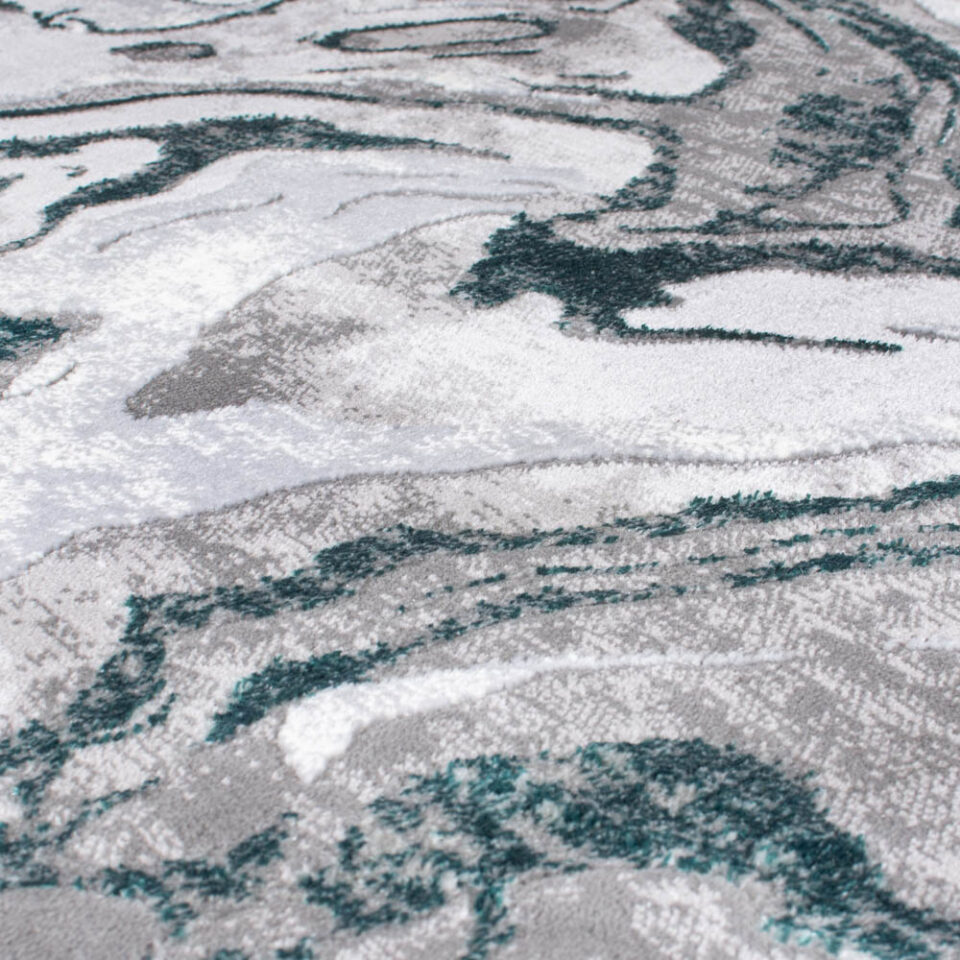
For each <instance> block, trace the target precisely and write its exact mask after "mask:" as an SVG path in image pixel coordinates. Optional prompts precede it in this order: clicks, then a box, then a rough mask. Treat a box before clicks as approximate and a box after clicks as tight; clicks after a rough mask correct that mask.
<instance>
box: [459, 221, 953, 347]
mask: <svg viewBox="0 0 960 960" xmlns="http://www.w3.org/2000/svg"><path fill="white" fill-rule="evenodd" d="M486 250H487V256H486V257H485V258H484V259H482V260H480V261H478V262H477V263H475V264H474V265H473V266H472V267H471V268H470V274H471V276H470V277H469V278H468V279H465V280H463V281H461V282H460V283H459V284H457V285H456V286H455V287H454V288H453V290H452V291H451V292H452V293H453V294H454V295H460V296H464V297H467V298H469V299H470V300H472V301H473V303H474V304H475V305H476V306H478V307H495V306H500V305H501V304H504V303H506V302H507V301H509V300H512V299H513V298H514V297H516V296H519V295H520V294H522V293H528V292H535V293H543V294H547V295H548V296H552V297H555V298H556V299H558V300H559V301H560V302H561V303H562V304H563V315H564V317H567V318H576V317H581V318H583V319H586V320H588V321H590V323H592V324H593V325H594V326H595V327H596V328H597V329H598V330H607V331H610V332H612V333H614V334H615V335H616V336H618V337H621V338H624V339H676V338H678V337H679V338H682V339H691V340H702V339H724V340H743V341H760V342H767V343H776V344H780V345H783V346H789V345H796V346H819V347H840V348H844V347H845V348H850V349H854V350H867V351H877V352H881V353H889V352H896V351H898V350H899V349H901V348H900V347H899V345H896V344H888V343H881V342H879V341H864V340H860V341H851V340H844V339H842V338H832V339H829V340H820V341H818V340H812V339H810V338H804V337H794V336H787V335H784V334H776V333H766V332H761V331H751V330H745V331H744V330H725V329H720V328H714V327H699V328H667V329H661V330H655V329H650V328H648V327H645V326H642V327H632V326H630V325H629V324H628V323H627V322H626V320H625V319H624V318H623V313H624V312H625V311H628V310H635V309H639V308H641V307H656V306H664V305H666V304H669V303H670V302H671V301H672V299H673V298H672V297H671V295H670V294H669V293H668V292H667V289H666V288H667V287H668V286H671V285H677V284H682V283H688V282H690V281H691V280H695V279H699V278H701V277H706V276H715V275H718V274H723V273H731V272H735V271H739V270H744V269H747V268H758V267H769V266H783V267H802V268H804V269H809V270H815V271H819V272H825V273H840V274H843V273H848V272H849V271H851V270H869V271H871V272H875V273H882V274H892V273H915V272H921V271H923V272H928V273H933V274H938V275H942V276H950V277H960V261H954V260H952V259H948V258H942V257H928V256H924V255H921V254H916V253H913V252H911V251H909V250H907V249H906V248H904V247H899V246H893V245H888V244H883V243H878V244H873V245H870V246H864V245H856V244H842V243H841V244H831V243H825V242H823V241H820V240H807V241H802V242H795V243H776V242H766V241H758V242H754V243H743V244H737V245H734V246H726V245H721V244H719V243H716V242H689V243H680V242H678V241H670V242H667V243H663V244H658V245H656V246H652V247H647V248H644V249H640V250H621V249H617V250H611V249H605V248H600V247H584V246H581V245H579V244H577V243H575V242H574V241H573V240H568V239H566V238H564V237H559V236H557V235H556V233H555V232H554V230H553V228H552V227H551V226H550V224H549V223H545V222H538V221H534V220H529V219H528V218H527V217H526V215H525V214H522V213H521V214H518V215H517V216H516V217H514V221H513V223H512V224H511V225H510V226H509V227H503V228H501V229H500V230H497V231H496V232H495V233H494V234H493V235H492V236H491V237H490V239H489V240H488V241H487V244H486Z"/></svg>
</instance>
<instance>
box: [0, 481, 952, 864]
mask: <svg viewBox="0 0 960 960" xmlns="http://www.w3.org/2000/svg"><path fill="white" fill-rule="evenodd" d="M958 495H960V477H957V476H953V477H949V478H947V479H945V480H931V481H926V482H924V483H917V484H911V485H910V486H908V487H904V488H900V489H894V490H893V491H892V492H891V493H890V494H889V495H887V496H885V497H806V498H803V499H798V500H782V499H779V498H777V497H775V496H774V495H773V494H772V493H765V494H759V493H758V494H752V495H749V496H743V495H739V494H738V495H737V496H734V497H721V498H718V499H713V498H697V499H695V500H693V501H692V502H691V503H690V504H689V506H687V507H686V508H685V509H683V510H681V511H680V512H678V513H676V514H670V515H660V516H656V515H655V516H648V517H633V518H622V519H617V520H614V521H612V522H611V523H609V524H604V525H601V526H599V527H594V528H589V527H578V528H575V529H572V530H565V529H563V528H558V529H555V530H551V531H541V530H534V531H531V532H529V533H527V534H500V533H496V532H492V531H485V530H464V531H460V532H459V533H455V534H451V533H444V532H441V531H436V530H422V529H417V528H414V527H409V526H403V525H400V526H395V527H391V528H388V529H386V530H383V531H381V532H380V533H378V534H376V535H374V536H367V537H361V538H359V539H357V540H352V541H347V542H345V543H341V544H337V545H335V546H332V547H329V548H327V549H325V550H323V551H321V552H320V553H318V554H317V555H316V557H315V558H314V560H313V562H312V564H311V565H310V566H308V567H305V568H301V569H298V570H294V571H293V572H292V573H290V574H289V575H287V576H284V577H279V578H274V577H264V578H262V579H261V580H260V582H259V583H256V584H252V585H246V586H244V585H234V586H230V587H216V588H214V589H212V590H209V591H206V592H201V593H194V594H189V593H168V594H157V595H156V596H152V597H131V598H130V599H129V600H128V602H127V607H128V619H127V624H126V627H125V629H124V631H123V633H122V635H121V637H120V641H119V645H120V649H119V650H118V651H117V652H116V653H114V654H113V655H112V656H111V657H109V658H108V659H107V660H106V661H105V662H104V663H103V664H102V665H101V666H100V668H99V669H98V671H97V673H96V675H95V677H94V680H93V682H92V683H91V684H90V685H89V686H88V687H85V688H83V689H81V690H80V691H78V693H77V694H76V696H75V697H74V699H73V701H72V702H71V703H70V704H68V706H67V708H66V710H65V711H64V714H63V715H62V716H61V717H59V718H57V719H54V720H48V721H46V722H43V721H41V720H39V719H33V720H31V721H29V722H28V723H27V724H26V725H25V726H24V727H22V728H21V729H20V730H19V731H18V732H17V733H16V734H15V735H14V736H12V737H8V738H6V739H4V740H2V741H0V775H2V774H5V773H9V772H11V771H15V770H16V771H20V772H21V773H20V777H21V779H20V780H19V781H18V782H17V783H16V795H17V797H18V799H19V800H20V802H21V804H22V805H23V807H24V809H25V812H26V813H27V816H28V817H31V818H34V817H36V816H37V815H38V813H39V810H40V808H41V805H42V804H43V802H44V797H45V794H46V790H47V788H48V787H49V785H50V784H51V783H52V782H53V781H54V780H55V779H56V778H57V777H58V776H59V775H60V772H61V770H62V769H63V766H64V764H65V763H66V762H67V760H69V759H70V757H71V756H72V755H73V754H74V753H75V752H77V751H79V750H83V749H86V748H87V747H90V746H94V745H96V744H101V743H107V742H110V741H112V740H122V739H124V738H126V737H128V736H131V735H141V734H143V733H146V732H148V731H149V730H150V729H153V728H154V727H158V726H160V725H162V724H163V723H164V722H165V721H166V719H167V716H168V715H169V712H170V710H171V709H173V708H174V706H175V700H174V694H168V695H167V696H166V698H165V699H164V701H163V703H161V704H158V703H157V702H156V701H157V698H158V697H159V695H160V694H161V693H162V692H163V691H164V688H165V684H166V680H165V678H164V676H163V667H164V661H165V657H166V644H167V642H168V640H170V639H171V638H173V637H174V636H176V635H178V634H179V633H181V632H182V631H185V630H194V629H199V628H201V627H203V626H205V625H206V624H208V623H209V622H210V621H211V619H212V618H213V617H215V616H218V617H219V616H224V615H226V616H235V617H238V618H253V619H261V618H265V617H271V616H275V615H276V614H278V613H281V612H283V611H286V610H311V609H314V608H316V607H319V606H323V605H325V604H328V603H336V602H337V601H339V600H341V599H343V598H346V597H350V596H352V595H353V594H354V592H355V589H356V588H357V586H358V585H359V584H361V583H362V582H365V581H369V580H371V579H375V578H378V577H381V576H384V575H385V574H387V573H390V572H391V571H393V570H396V569H397V568H398V567H399V566H401V565H402V564H404V563H406V562H409V561H411V560H414V559H416V558H419V557H427V556H430V555H435V554H448V555H451V556H462V557H469V556H476V555H479V554H481V553H484V554H490V555H494V556H495V555H497V554H499V553H512V552H515V551H518V550H521V551H524V550H532V549H540V548H545V549H548V550H550V551H551V552H556V551H558V550H562V549H564V548H566V547H571V548H574V549H576V548H578V547H581V546H584V545H595V544H604V543H609V542H611V538H612V539H613V540H620V541H622V540H623V539H624V538H625V537H627V536H638V537H644V538H649V539H653V540H656V539H658V538H661V537H675V536H683V535H685V534H687V533H689V532H691V531H696V530H699V529H703V528H707V527H711V526H715V527H723V526H725V525H727V524H729V523H743V524H764V523H770V522H775V521H784V520H793V519H799V518H802V517H817V516H826V515H833V516H837V515H842V514H843V513H846V512H849V511H851V510H870V511H873V512H876V513H879V514H886V513H889V512H891V511H894V510H911V509H916V508H917V507H919V506H921V505H923V504H925V503H935V502H940V501H948V500H953V499H955V498H956V497H957V496H958ZM835 529H839V528H825V530H824V532H823V534H822V535H823V536H830V535H832V534H833V533H834V531H835ZM875 530H876V526H875V525H871V526H868V527H862V528H850V532H849V533H847V531H844V533H847V536H849V537H852V536H858V535H862V534H868V533H873V532H875ZM861 531H862V534H861ZM796 542H798V543H799V542H801V541H799V540H798V541H796ZM766 543H769V541H766ZM761 549H763V548H762V547H761V546H751V547H746V548H744V553H745V554H747V555H753V554H758V553H759V552H760V551H761ZM957 550H958V548H957V547H955V546H953V545H949V544H946V545H942V546H934V547H916V546H911V545H910V544H908V543H905V542H903V541H902V540H896V541H891V542H888V543H882V542H873V543H866V542H864V543H862V544H860V546H859V549H857V550H855V551H853V552H844V551H828V552H826V553H823V554H821V555H819V556H817V557H814V558H810V559H806V560H804V561H802V562H800V563H797V564H793V565H787V564H782V563H779V562H773V563H770V564H766V565H763V566H758V567H756V568H753V569H751V570H748V571H746V572H741V571H729V570H728V571H722V567H721V573H720V581H719V582H720V583H726V584H728V585H729V586H730V587H731V588H740V587H748V586H756V585H759V584H762V583H764V582H769V581H786V580H793V579H796V578H798V577H801V576H807V575H813V574H818V573H832V572H837V571H841V570H849V569H853V568H855V567H860V566H874V565H876V564H879V563H887V562H894V563H900V562H905V563H910V564H911V565H915V566H922V565H927V564H929V563H932V562H936V561H939V560H943V559H947V558H951V557H954V556H956V555H957ZM723 562H724V561H722V560H717V561H716V562H715V563H710V564H709V566H711V567H716V566H717V564H721V565H722V563H723ZM658 563H659V561H657V560H653V561H649V562H645V563H641V564H616V565H611V566H610V567H607V568H604V569H602V570H597V571H596V572H598V573H603V574H615V575H623V574H628V573H633V572H637V571H639V570H641V569H651V570H652V569H655V568H656V567H657V565H658ZM582 566H583V565H582V564H564V563H562V562H559V563H554V564H552V565H551V567H552V568H553V569H552V570H551V568H550V567H548V568H546V569H547V570H548V571H550V572H546V573H543V574H541V573H540V571H539V570H537V571H536V573H537V575H538V576H548V577H555V576H557V575H559V573H560V570H558V569H557V568H565V569H564V570H563V575H564V576H576V575H577V574H578V573H580V572H588V571H584V570H577V569H576V568H578V567H582ZM697 566H700V564H698V565H697ZM691 573H692V571H691ZM485 579H486V580H487V581H489V582H484V583H481V584H476V583H475V582H474V581H468V582H467V584H465V586H466V587H467V588H468V589H477V588H478V587H479V586H491V587H495V586H498V585H499V584H502V583H503V582H504V581H505V579H506V578H505V576H504V577H501V576H500V575H499V574H497V575H494V576H492V577H489V578H485ZM459 589H462V588H459ZM665 589H669V591H670V592H671V593H673V594H675V595H676V594H677V592H678V590H680V591H685V590H689V589H697V585H696V582H691V583H686V584H675V585H671V586H670V587H669V588H665V587H664V585H663V584H661V583H658V582H647V583H646V584H641V585H638V586H636V587H634V588H633V589H624V590H620V589H614V588H608V589H593V590H572V589H567V588H565V587H554V586H552V585H550V584H542V585H540V586H539V588H537V587H536V586H534V587H533V588H531V589H525V590H522V591H521V592H519V593H515V594H513V595H512V596H507V597H505V598H503V599H501V600H499V601H498V602H491V601H490V600H487V599H485V598H483V597H479V598H478V599H477V600H476V602H475V605H474V610H475V612H474V614H473V615H472V617H471V618H466V619H464V620H462V621H461V620H458V619H456V618H452V617H447V618H445V619H443V620H440V621H439V622H436V623H433V624H431V625H429V626H428V627H427V628H426V630H425V631H424V632H422V633H419V634H417V635H415V636H412V637H410V638H409V639H407V640H405V641H403V642H401V643H399V644H398V645H396V646H393V647H390V646H387V645H384V644H380V645H376V646H372V647H370V648H367V649H366V650H361V651H356V652H352V653H345V652H343V651H331V652H329V653H325V654H323V655H322V656H314V657H311V658H309V659H307V660H303V661H287V660H282V659H274V660H273V661H272V662H271V663H269V664H268V665H267V666H266V667H264V668H262V669H261V670H259V671H256V672H255V673H253V674H251V675H250V676H249V677H247V678H244V679H241V680H240V681H239V682H238V683H237V685H236V688H235V689H234V691H233V694H232V696H231V697H230V699H229V701H228V703H227V704H226V705H225V706H224V708H222V709H221V710H220V711H218V712H217V713H215V714H214V717H213V723H212V726H211V729H210V732H209V734H208V740H209V741H210V742H211V743H219V742H223V741H224V740H227V739H229V738H230V737H232V736H234V735H235V734H236V733H237V732H238V731H239V730H240V729H242V728H243V727H244V726H247V725H249V724H251V723H254V722H256V721H257V720H259V719H260V718H261V717H263V716H265V715H266V713H267V712H268V711H270V710H272V709H274V708H275V707H277V706H280V705H282V704H284V703H287V702H289V701H291V700H294V699H297V698H300V697H304V696H308V695H309V694H311V693H314V692H316V691H318V690H323V689H330V688H332V687H335V686H339V685H342V684H344V683H358V682H363V681H365V680H369V679H371V678H372V677H373V676H374V675H375V673H376V671H378V670H380V669H382V668H384V667H389V666H390V665H391V664H393V663H396V662H397V661H398V660H399V659H400V658H403V657H406V656H410V655H413V654H415V653H416V652H417V651H418V650H420V649H424V648H427V647H430V646H433V645H435V644H442V643H449V642H452V641H455V640H457V639H459V638H460V637H462V636H464V635H466V634H468V633H471V632H474V631H477V630H482V629H486V628H487V627H489V626H493V625H495V624H497V623H501V622H504V621H510V620H517V619H520V618H522V617H524V616H528V615H549V614H551V613H556V612H561V611H563V610H569V609H572V608H575V607H581V606H597V605H609V604H618V603H642V602H645V601H647V600H649V599H652V598H654V597H657V596H663V595H664V591H665ZM151 704H153V705H154V707H153V709H151V710H149V712H148V710H147V708H148V707H149V706H150V705H151ZM138 716H139V719H138ZM11 882H19V881H17V880H12V881H11Z"/></svg>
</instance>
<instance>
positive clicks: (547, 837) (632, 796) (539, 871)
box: [300, 740, 960, 960]
mask: <svg viewBox="0 0 960 960" xmlns="http://www.w3.org/2000/svg"><path fill="white" fill-rule="evenodd" d="M370 810H371V812H372V813H373V815H374V818H375V822H374V824H373V825H372V826H368V827H366V828H365V829H364V828H361V827H360V826H356V825H355V826H352V827H350V828H349V829H348V830H347V831H346V833H345V834H344V836H343V839H342V840H341V842H340V855H339V858H338V862H337V863H336V864H331V865H329V866H326V867H322V868H320V869H318V870H317V871H316V872H314V873H312V874H310V875H308V876H305V877H302V878H301V880H300V885H301V887H302V889H303V891H304V893H305V895H306V899H307V902H308V903H312V904H316V905H317V906H321V907H324V908H325V909H327V910H329V911H330V912H331V913H332V914H333V916H334V917H335V918H336V920H337V924H338V928H339V929H341V930H345V931H353V932H354V933H357V934H361V935H362V934H363V933H366V932H367V931H369V930H374V929H377V928H379V927H384V926H389V925H394V924H404V923H407V922H409V921H410V920H413V919H416V918H419V917H423V916H426V915H428V914H430V913H432V912H434V911H436V910H438V909H440V908H442V907H444V906H446V905H447V904H449V903H450V902H451V901H452V900H460V899H467V900H468V901H469V902H470V904H471V905H472V909H473V916H474V925H473V931H472V933H471V935H470V937H469V940H468V942H467V943H465V944H464V946H463V948H462V953H460V957H461V958H462V960H484V958H486V957H488V956H491V955H493V954H495V953H496V951H497V948H498V947H500V946H502V945H504V944H506V943H509V942H510V940H511V939H512V938H513V936H514V933H515V927H514V925H513V924H512V923H511V908H512V905H513V903H514V902H515V901H516V900H517V899H519V898H522V897H523V895H524V883H525V881H526V882H529V881H532V880H534V879H535V878H537V877H543V876H545V875H549V874H554V873H559V872H569V871H577V870H583V869H587V868H590V867H592V866H595V865H597V864H599V863H602V862H604V861H609V860H613V861H616V862H619V863H622V864H624V865H625V866H630V867H633V868H634V869H637V870H649V869H651V868H658V867H659V868H662V867H670V868H673V869H680V870H683V871H687V872H692V873H698V874H715V875H717V876H723V877H724V878H725V879H727V880H728V881H730V882H733V883H737V882H739V881H740V880H742V879H744V878H747V877H750V878H753V879H756V880H759V881H760V882H763V883H766V884H770V885H771V886H773V887H774V888H775V889H776V891H777V893H778V895H779V897H780V902H781V912H780V913H779V914H778V915H777V916H774V917H770V918H769V919H768V929H769V930H770V932H772V933H773V934H775V935H777V936H779V937H781V938H786V937H793V938H795V940H796V942H797V943H801V942H814V943H818V944H819V945H821V946H822V947H825V948H826V949H827V950H828V951H829V952H831V953H835V952H837V951H838V950H839V949H840V948H841V947H845V946H846V947H852V948H855V949H858V950H861V951H863V952H864V953H866V954H868V955H870V956H872V957H875V958H878V960H903V958H908V957H909V958H916V960H933V958H936V957H939V956H940V955H941V952H940V951H941V950H943V949H949V948H951V947H956V946H958V945H960V921H957V920H947V919H942V918H940V917H938V916H936V914H934V912H933V911H930V910H922V909H918V908H915V907H911V906H909V905H908V904H906V903H904V902H903V901H901V900H899V899H898V898H897V897H896V896H895V895H894V894H893V893H892V892H891V891H890V890H889V889H887V888H886V887H885V886H884V884H883V880H882V876H881V871H880V869H879V867H878V866H876V865H875V864H874V863H872V862H871V861H870V859H869V857H868V855H867V852H866V847H865V844H864V842H863V840H862V839H860V838H857V837H854V836H852V835H851V834H849V833H847V832H846V831H844V830H841V829H840V828H839V827H837V826H835V825H834V824H833V823H831V822H830V821H829V820H828V819H827V817H826V816H825V814H824V813H823V812H822V811H821V810H820V809H819V807H818V805H817V802H816V791H815V790H814V789H812V788H811V787H810V786H809V784H808V781H807V778H797V777H791V776H789V775H787V774H785V773H784V772H783V771H782V770H781V769H780V768H778V767H777V766H773V765H770V764H765V763H762V762H761V761H759V760H757V759H756V758H755V757H753V756H751V755H749V754H746V753H743V752H740V751H737V750H735V749H734V748H733V747H732V746H728V747H726V748H725V749H718V748H716V747H713V746H710V745H709V744H706V743H704V742H703V741H701V740H692V741H684V740H647V741H644V742H642V743H638V744H631V743H615V744H604V743H596V744H591V745H589V746H587V747H585V748H583V749H581V750H578V751H577V752H576V753H574V754H573V755H572V756H567V757H559V758H557V759H555V760H554V759H551V758H550V756H549V754H547V753H544V754H541V755H540V757H538V758H537V760H535V761H529V760H521V759H520V758H517V757H504V756H501V755H494V756H481V757H476V758H474V759H471V760H458V761H455V762H453V763H451V764H449V765H448V766H447V767H446V768H445V769H443V770H439V771H437V772H436V773H433V774H429V775H426V776H417V777H413V778H412V780H411V785H410V786H408V787H407V788H405V789H404V790H402V791H401V792H400V793H399V794H398V795H397V796H395V797H382V798H380V799H379V800H377V801H376V802H374V803H373V804H372V805H371V807H370ZM558 842H559V844H560V845H561V848H560V849H561V851H562V853H560V855H558V852H557V843H558ZM451 891H453V892H451Z"/></svg>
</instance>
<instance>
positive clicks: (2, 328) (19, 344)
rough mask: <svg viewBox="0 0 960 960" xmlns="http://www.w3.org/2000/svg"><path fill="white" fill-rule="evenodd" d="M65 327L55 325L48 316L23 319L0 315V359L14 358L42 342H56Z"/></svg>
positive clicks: (65, 329)
mask: <svg viewBox="0 0 960 960" xmlns="http://www.w3.org/2000/svg"><path fill="white" fill-rule="evenodd" d="M66 332H67V328H66V327H60V326H57V324H55V323H54V322H53V320H52V319H51V318H50V317H46V318H44V319H34V320H24V319H23V318H22V317H5V316H0V360H16V359H17V358H18V357H20V356H22V355H23V354H24V353H27V352H29V351H31V350H33V349H34V348H36V347H37V346H39V345H41V344H44V343H56V342H57V341H58V340H59V339H60V338H61V337H62V336H63V335H64V334H65V333H66Z"/></svg>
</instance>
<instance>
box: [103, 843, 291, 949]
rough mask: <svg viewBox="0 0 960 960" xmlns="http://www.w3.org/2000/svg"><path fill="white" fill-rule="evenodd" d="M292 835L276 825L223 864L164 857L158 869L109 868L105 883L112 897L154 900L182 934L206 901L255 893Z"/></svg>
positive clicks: (174, 931) (239, 846)
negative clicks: (282, 846) (266, 871)
mask: <svg viewBox="0 0 960 960" xmlns="http://www.w3.org/2000/svg"><path fill="white" fill-rule="evenodd" d="M288 837H289V833H288V831H287V830H286V829H285V828H282V827H277V826H273V827H270V828H268V829H267V830H264V831H262V832H261V833H257V834H254V835H252V836H250V837H247V838H246V839H245V840H242V841H241V842H240V843H238V844H237V845H236V846H234V847H233V848H232V849H231V850H229V851H228V853H227V855H226V858H225V859H224V861H223V862H222V863H210V862H209V861H207V860H205V859H197V860H164V861H163V864H162V866H161V868H160V869H159V870H158V871H157V872H155V873H150V872H148V871H145V870H134V869H128V868H126V867H118V868H113V867H106V868H104V869H103V870H102V871H101V872H100V874H99V877H98V881H99V887H100V890H101V891H102V892H103V893H106V894H108V895H109V896H114V897H128V898H138V899H139V898H143V899H146V900H148V901H150V902H151V905H152V907H153V909H154V912H155V913H156V914H157V916H158V918H159V919H160V921H161V922H162V923H163V924H164V925H165V926H167V927H168V928H169V930H170V933H171V934H172V935H173V936H178V937H179V936H182V935H183V934H184V933H185V931H186V929H187V925H188V924H189V923H190V921H191V920H195V919H196V918H197V917H198V916H199V912H198V911H199V909H200V907H201V905H202V903H203V902H204V901H209V900H227V901H232V902H235V903H239V902H240V901H242V900H245V899H247V898H248V897H249V896H251V894H252V893H253V891H254V890H255V889H256V887H258V886H259V885H261V884H262V883H263V877H262V873H263V870H264V869H265V868H267V867H269V866H270V864H271V863H272V862H273V861H274V860H280V859H282V858H283V853H282V851H281V849H280V845H281V843H282V842H283V841H284V840H286V839H287V838H288Z"/></svg>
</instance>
